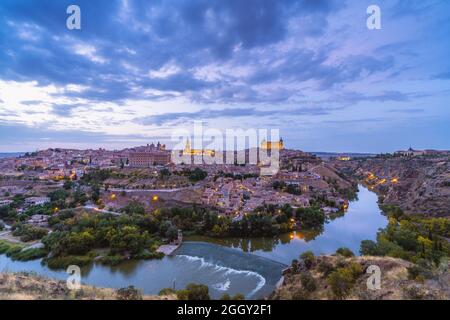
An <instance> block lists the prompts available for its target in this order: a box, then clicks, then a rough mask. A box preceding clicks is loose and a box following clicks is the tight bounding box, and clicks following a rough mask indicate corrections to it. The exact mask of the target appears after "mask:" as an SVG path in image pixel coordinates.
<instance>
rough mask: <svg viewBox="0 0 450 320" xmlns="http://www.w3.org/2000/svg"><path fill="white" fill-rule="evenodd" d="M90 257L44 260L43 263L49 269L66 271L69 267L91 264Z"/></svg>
mask: <svg viewBox="0 0 450 320" xmlns="http://www.w3.org/2000/svg"><path fill="white" fill-rule="evenodd" d="M93 260H94V259H93V258H92V257H90V256H65V257H52V258H48V259H45V260H44V262H45V263H47V266H48V267H49V268H50V269H66V268H67V267H68V266H70V265H77V266H80V267H81V266H85V265H88V264H90V263H92V262H93Z"/></svg>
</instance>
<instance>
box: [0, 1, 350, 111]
mask: <svg viewBox="0 0 450 320" xmlns="http://www.w3.org/2000/svg"><path fill="white" fill-rule="evenodd" d="M124 3H128V6H127V7H124V5H123V4H124ZM70 4H72V1H69V0H61V1H51V0H42V1H39V2H32V1H26V0H18V1H10V0H5V1H2V4H1V5H0V17H2V19H1V20H0V48H1V50H0V74H1V78H3V79H9V80H17V81H26V80H36V81H38V83H39V84H40V85H48V84H57V85H67V84H79V85H84V86H86V87H88V88H89V89H88V90H85V91H83V92H66V93H63V94H62V95H64V96H67V97H79V98H87V99H91V100H98V101H116V102H117V101H122V100H124V99H127V98H131V97H132V98H143V99H159V100H161V99H165V98H166V99H170V98H173V94H172V93H171V92H178V93H190V94H188V95H187V96H190V97H191V98H192V99H193V100H194V101H205V102H216V101H223V102H245V101H250V100H252V99H251V96H252V95H253V94H254V93H255V91H253V89H252V88H249V89H248V92H244V91H245V90H244V89H243V87H239V86H231V87H232V89H235V90H236V91H237V92H236V93H234V94H233V93H232V92H230V89H225V88H226V87H230V83H229V82H228V81H232V80H233V79H225V80H223V79H218V80H215V81H206V80H200V79H198V78H196V77H194V75H193V73H192V72H190V70H192V69H193V68H196V67H202V66H205V65H208V64H210V63H216V62H218V61H219V62H220V61H222V62H224V61H235V60H236V59H238V61H239V60H240V62H239V63H238V64H241V65H245V64H246V63H248V62H251V61H252V60H251V59H252V57H251V54H249V53H250V52H251V50H253V49H257V48H265V47H267V46H270V45H273V44H277V43H279V42H280V41H282V40H284V39H286V36H287V35H288V24H289V21H290V19H292V18H298V19H300V20H302V19H303V20H305V21H320V23H314V25H317V26H319V27H318V28H319V29H320V30H318V29H317V28H316V29H314V30H313V29H311V30H309V29H307V28H306V31H305V30H303V33H304V37H308V36H317V34H318V33H321V32H323V31H324V30H325V28H326V26H327V23H326V18H327V17H328V16H329V15H330V14H331V13H333V12H334V11H335V10H338V9H340V8H342V7H343V2H342V1H336V0H330V1H323V0H316V1H313V0H297V1H294V0H285V1H278V0H247V1H241V0H228V1H222V0H177V1H164V0H161V1H152V2H149V1H143V0H134V1H133V0H130V1H128V2H122V1H118V0H116V1H110V0H98V1H95V3H94V2H93V1H87V0H86V1H77V4H78V5H79V6H80V7H81V15H82V30H80V31H69V30H67V29H66V27H65V19H66V17H67V15H66V13H65V10H66V8H67V6H68V5H70ZM80 48H81V49H80ZM238 48H239V50H237V49H238ZM236 50H237V51H236ZM239 56H245V57H246V60H245V59H239ZM323 59H324V54H321V55H320V56H315V55H314V54H313V53H311V52H303V53H302V54H301V55H297V53H296V52H295V53H292V54H291V56H290V57H288V62H289V63H292V66H289V64H288V62H287V63H285V64H284V65H283V66H280V67H279V68H272V69H269V70H267V71H265V72H258V73H257V74H255V75H253V76H252V77H249V78H248V79H240V80H241V82H244V81H245V82H246V83H245V84H243V86H247V87H251V86H252V85H256V84H258V83H262V82H268V81H271V80H273V81H275V80H276V79H279V78H280V77H286V79H288V80H287V81H305V80H308V79H311V78H313V79H314V78H316V77H317V78H320V79H322V84H325V80H324V79H323V77H326V76H327V74H328V73H333V74H334V75H335V79H336V80H337V81H338V77H337V74H338V73H339V71H340V70H338V69H333V68H327V67H324V66H323V65H321V63H322V62H323ZM168 63H175V64H176V65H177V66H179V69H180V71H179V72H176V73H175V74H172V75H170V76H167V77H159V78H151V77H149V76H148V73H149V71H150V70H159V69H161V68H162V67H164V66H165V65H167V64H168ZM262 67H263V66H262ZM133 70H136V71H133ZM333 83H334V82H330V83H329V84H326V85H324V86H329V85H332V84H333ZM146 89H154V90H160V91H163V94H159V95H157V96H152V95H151V94H150V95H148V94H145V91H146ZM164 92H167V94H164ZM291 94H292V92H288V91H286V90H284V91H283V92H278V93H275V95H274V96H276V98H275V99H269V98H268V97H264V96H261V95H259V94H257V95H253V96H254V98H253V100H254V101H257V100H258V99H263V100H265V101H266V102H274V101H282V100H284V101H286V100H287V99H288V98H289V96H290V95H291Z"/></svg>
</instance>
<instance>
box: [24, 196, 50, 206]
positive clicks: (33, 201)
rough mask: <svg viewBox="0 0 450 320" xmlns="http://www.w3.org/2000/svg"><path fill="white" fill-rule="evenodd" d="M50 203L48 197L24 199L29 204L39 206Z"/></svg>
mask: <svg viewBox="0 0 450 320" xmlns="http://www.w3.org/2000/svg"><path fill="white" fill-rule="evenodd" d="M46 203H50V198H49V197H31V198H26V199H25V204H27V205H29V206H41V205H44V204H46Z"/></svg>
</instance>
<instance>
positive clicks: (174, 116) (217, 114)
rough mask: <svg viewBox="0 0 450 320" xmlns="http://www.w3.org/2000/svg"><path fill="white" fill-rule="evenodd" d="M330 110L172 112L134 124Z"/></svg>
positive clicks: (237, 109)
mask: <svg viewBox="0 0 450 320" xmlns="http://www.w3.org/2000/svg"><path fill="white" fill-rule="evenodd" d="M329 113H330V109H325V108H293V109H283V110H258V109H255V108H229V109H222V110H211V109H204V110H200V111H197V112H172V113H163V114H159V115H154V116H149V117H145V118H136V119H134V122H136V123H139V124H143V125H162V124H173V123H179V122H182V121H194V120H210V119H222V118H240V117H270V118H271V119H274V118H282V117H284V116H286V115H287V114H288V115H290V116H301V115H325V114H329Z"/></svg>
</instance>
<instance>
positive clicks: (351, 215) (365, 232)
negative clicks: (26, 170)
mask: <svg viewBox="0 0 450 320" xmlns="http://www.w3.org/2000/svg"><path fill="white" fill-rule="evenodd" d="M359 190H360V191H359V192H358V200H356V201H353V202H351V203H350V206H349V209H348V211H347V212H346V213H345V215H344V216H342V217H337V218H335V219H334V220H332V221H330V222H329V223H327V224H326V225H325V228H324V230H323V232H322V233H321V234H311V233H307V232H304V233H302V232H295V233H291V234H286V235H283V236H281V237H278V238H274V239H268V238H264V239H263V238H258V239H238V238H231V239H226V240H216V239H211V238H206V237H196V238H190V239H189V241H186V242H184V243H183V245H182V246H181V247H180V248H179V249H178V250H177V251H176V254H175V255H174V256H171V257H165V258H163V259H161V260H148V261H128V262H125V263H122V264H120V265H119V266H116V267H109V266H102V265H99V264H92V265H90V266H88V267H84V268H82V282H83V283H85V284H89V285H94V286H97V287H111V288H122V287H126V286H129V285H134V286H135V287H137V288H140V289H141V290H142V291H143V292H144V293H145V294H157V293H158V292H159V290H161V289H162V288H168V287H171V288H172V287H175V288H176V289H182V288H184V287H185V286H186V285H187V284H188V283H191V282H195V283H203V284H205V285H207V286H208V287H209V290H210V295H211V296H212V297H213V298H219V297H220V296H221V295H222V294H224V293H228V294H230V295H233V294H236V293H242V294H244V295H245V296H246V298H247V299H256V298H261V297H264V296H267V295H268V294H270V293H271V292H272V291H273V289H274V288H275V285H276V283H277V282H278V280H279V279H280V277H281V271H282V269H283V268H285V267H286V265H288V264H290V262H291V261H292V259H296V258H298V256H299V255H300V253H302V252H304V251H307V250H312V251H313V252H315V253H316V254H320V253H324V254H330V253H333V252H335V251H336V249H337V248H339V247H347V248H350V249H351V250H352V251H353V252H355V253H356V254H357V253H358V251H359V245H360V243H361V241H362V240H366V239H371V240H373V239H375V237H376V233H377V231H378V229H379V228H384V227H385V226H386V225H387V219H386V217H385V216H383V215H382V214H381V211H380V209H379V208H378V205H377V196H376V195H375V194H374V193H372V192H370V191H368V190H367V189H366V188H364V187H362V186H360V187H359ZM8 271H10V272H17V271H31V272H35V273H37V274H40V275H44V276H47V277H49V278H56V279H61V280H65V279H66V278H67V274H66V273H65V272H64V271H55V270H50V269H48V268H47V267H45V266H43V265H42V264H41V262H40V260H35V261H28V262H18V261H11V260H10V259H9V258H7V257H6V256H5V255H0V272H8Z"/></svg>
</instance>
